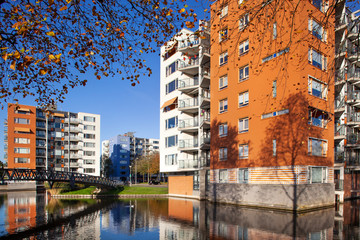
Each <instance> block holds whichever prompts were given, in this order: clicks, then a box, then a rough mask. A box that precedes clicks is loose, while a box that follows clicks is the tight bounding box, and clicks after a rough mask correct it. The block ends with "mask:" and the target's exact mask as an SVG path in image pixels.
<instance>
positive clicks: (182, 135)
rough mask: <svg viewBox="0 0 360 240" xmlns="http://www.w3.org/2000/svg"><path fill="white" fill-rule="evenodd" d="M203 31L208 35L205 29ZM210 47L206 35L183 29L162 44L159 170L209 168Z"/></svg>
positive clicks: (174, 170)
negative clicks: (197, 34) (198, 34)
mask: <svg viewBox="0 0 360 240" xmlns="http://www.w3.org/2000/svg"><path fill="white" fill-rule="evenodd" d="M200 24H201V25H202V23H200ZM204 24H205V23H204ZM205 27H206V26H205ZM205 27H204V26H203V27H201V29H205ZM203 32H204V35H205V36H207V35H206V34H207V33H206V29H205V30H204V31H203ZM209 47H210V43H209V38H208V37H206V38H199V37H198V36H194V34H193V32H192V31H189V30H186V29H183V30H181V31H180V33H179V34H177V35H176V36H175V37H174V39H172V40H171V41H169V42H168V43H167V44H166V45H164V46H162V47H161V61H160V62H161V65H160V69H161V75H160V77H161V78H160V107H161V109H160V172H167V173H171V172H186V171H190V172H193V171H197V170H199V169H200V168H203V167H208V164H209V159H210V153H209V149H210V91H209V90H210V54H209V52H210V51H209Z"/></svg>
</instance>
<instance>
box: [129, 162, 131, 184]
mask: <svg viewBox="0 0 360 240" xmlns="http://www.w3.org/2000/svg"><path fill="white" fill-rule="evenodd" d="M129 167H130V187H131V166H129Z"/></svg>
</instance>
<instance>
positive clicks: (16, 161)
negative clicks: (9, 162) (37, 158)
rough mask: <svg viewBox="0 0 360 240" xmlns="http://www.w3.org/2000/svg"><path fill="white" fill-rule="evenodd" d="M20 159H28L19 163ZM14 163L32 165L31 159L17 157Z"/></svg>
mask: <svg viewBox="0 0 360 240" xmlns="http://www.w3.org/2000/svg"><path fill="white" fill-rule="evenodd" d="M19 159H26V162H19ZM14 162H15V163H20V164H21V163H22V164H26V163H30V158H19V157H15V158H14Z"/></svg>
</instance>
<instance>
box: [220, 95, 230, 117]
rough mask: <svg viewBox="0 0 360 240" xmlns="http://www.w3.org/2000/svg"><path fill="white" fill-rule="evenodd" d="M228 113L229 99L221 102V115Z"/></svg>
mask: <svg viewBox="0 0 360 240" xmlns="http://www.w3.org/2000/svg"><path fill="white" fill-rule="evenodd" d="M227 111H228V100H227V98H225V99H222V100H220V101H219V113H224V112H227Z"/></svg>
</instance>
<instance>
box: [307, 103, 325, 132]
mask: <svg viewBox="0 0 360 240" xmlns="http://www.w3.org/2000/svg"><path fill="white" fill-rule="evenodd" d="M328 119H329V116H328V114H327V113H326V112H324V111H322V110H320V109H316V108H309V124H311V125H313V126H317V127H321V128H325V127H326V125H327V122H328Z"/></svg>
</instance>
